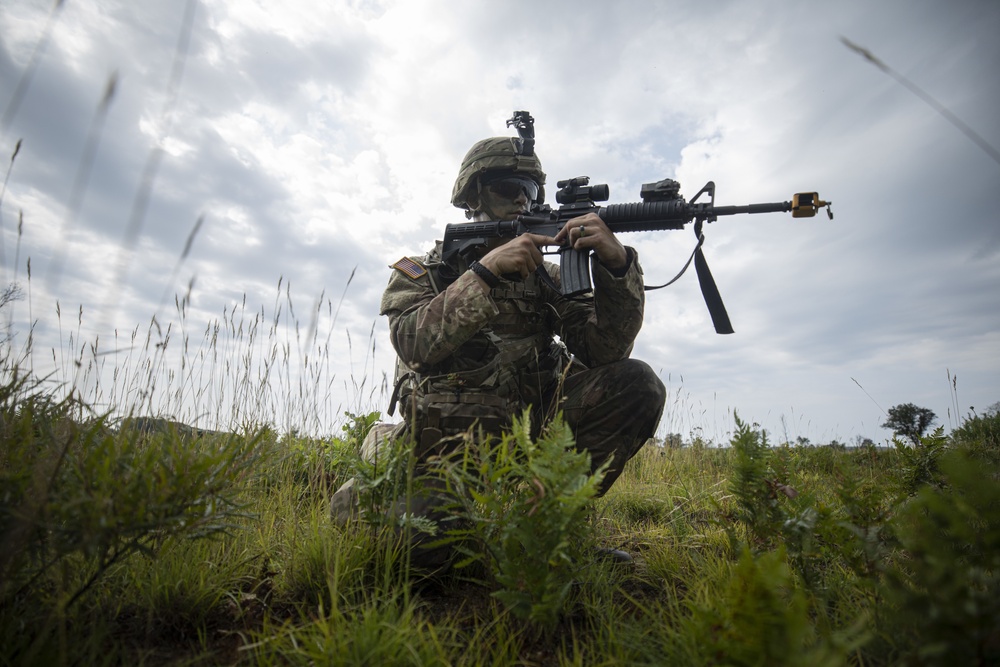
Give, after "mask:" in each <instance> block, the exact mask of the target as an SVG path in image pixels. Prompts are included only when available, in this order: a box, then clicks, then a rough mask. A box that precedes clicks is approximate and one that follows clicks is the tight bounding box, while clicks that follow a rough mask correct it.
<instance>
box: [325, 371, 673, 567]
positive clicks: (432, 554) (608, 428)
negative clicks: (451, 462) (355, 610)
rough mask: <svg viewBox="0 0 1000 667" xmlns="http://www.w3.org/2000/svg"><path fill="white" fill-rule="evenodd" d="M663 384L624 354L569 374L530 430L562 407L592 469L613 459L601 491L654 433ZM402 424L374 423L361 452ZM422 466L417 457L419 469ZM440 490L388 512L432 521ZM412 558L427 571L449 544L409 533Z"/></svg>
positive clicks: (345, 512)
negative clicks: (593, 366) (623, 356)
mask: <svg viewBox="0 0 1000 667" xmlns="http://www.w3.org/2000/svg"><path fill="white" fill-rule="evenodd" d="M666 395H667V390H666V387H664V386H663V382H661V381H660V379H659V378H658V377H657V376H656V373H654V372H653V370H652V369H651V368H650V367H649V365H648V364H646V363H645V362H642V361H638V360H636V359H623V360H622V361H618V362H615V363H612V364H607V365H605V366H600V367H598V368H594V369H588V370H585V371H580V372H578V373H575V374H573V375H570V376H569V377H568V378H566V380H565V381H564V383H563V384H562V386H561V387H557V388H556V389H555V390H553V391H551V392H550V394H549V396H548V397H547V399H546V401H545V404H544V405H542V406H539V407H537V408H535V409H534V411H533V415H532V424H534V425H535V427H534V430H536V431H540V430H541V429H542V428H543V427H544V423H545V419H546V418H547V417H549V416H551V415H553V414H555V412H556V411H558V410H561V411H562V413H563V418H564V419H565V421H566V424H567V425H568V426H569V427H570V428H571V429H572V430H573V433H574V436H575V439H576V448H577V449H578V450H580V451H587V452H589V453H590V456H591V465H592V469H593V470H597V468H599V467H600V466H601V465H603V464H604V463H605V462H606V461H611V463H610V465H609V467H608V469H607V470H606V471H605V475H604V479H603V481H602V483H601V488H600V490H599V493H600V494H601V495H603V494H604V493H605V492H607V490H608V489H610V488H611V486H612V485H613V484H614V483H615V480H617V479H618V477H619V476H620V475H621V473H622V470H623V469H624V467H625V463H626V462H628V460H629V459H631V458H632V457H633V456H635V455H636V453H638V451H639V450H640V449H641V448H642V446H643V445H644V444H645V443H646V441H647V440H649V439H650V438H652V437H653V435H654V433H655V432H656V427H657V425H658V424H659V421H660V416H661V415H662V413H663V406H664V403H665V401H666ZM404 432H405V427H404V424H380V425H377V426H376V427H375V428H373V429H372V431H371V433H369V435H368V437H367V438H366V439H365V443H364V445H363V447H362V456H363V457H365V458H366V459H368V460H375V458H376V457H378V455H379V449H381V445H382V444H383V443H384V442H385V441H386V440H387V439H388V440H391V439H392V438H394V437H400V436H402V435H403V433H404ZM421 467H422V466H420V465H419V463H418V474H419V470H420V468H421ZM353 482H354V480H350V481H349V482H347V483H346V484H344V485H343V486H342V487H341V488H340V489H339V490H338V491H337V493H335V494H334V496H333V498H332V499H331V503H330V511H331V515H332V517H333V519H334V521H336V522H337V523H338V524H340V525H342V526H343V525H346V524H347V523H348V522H349V521H350V520H351V519H352V518H357V517H358V516H359V515H358V496H357V489H355V488H354V484H353ZM441 503H442V500H441V496H440V495H439V494H438V493H435V492H434V491H433V484H432V488H431V490H429V491H425V492H424V493H421V494H418V495H416V496H415V497H413V498H410V499H409V500H408V501H405V502H404V501H403V500H400V501H398V502H396V503H394V505H393V507H392V508H390V509H389V514H390V515H402V514H404V513H407V514H409V513H412V514H413V515H416V516H421V517H425V518H428V519H431V520H433V521H435V522H438V521H441V520H444V519H446V518H447V513H444V512H442V511H441V509H440V505H441ZM408 539H409V541H410V546H411V547H412V563H413V564H414V565H416V566H419V567H421V568H422V569H426V570H429V571H432V570H437V569H439V568H442V567H446V564H447V562H448V560H449V558H450V556H451V554H450V548H449V547H429V544H428V543H431V542H433V541H434V540H433V539H432V538H431V537H430V536H427V535H423V534H419V533H418V534H411V535H409V537H408Z"/></svg>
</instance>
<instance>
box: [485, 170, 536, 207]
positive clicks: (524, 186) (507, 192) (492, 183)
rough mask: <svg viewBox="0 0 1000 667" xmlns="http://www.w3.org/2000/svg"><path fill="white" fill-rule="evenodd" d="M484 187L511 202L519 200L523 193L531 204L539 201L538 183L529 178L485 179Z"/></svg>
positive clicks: (496, 177)
mask: <svg viewBox="0 0 1000 667" xmlns="http://www.w3.org/2000/svg"><path fill="white" fill-rule="evenodd" d="M483 185H484V186H486V187H487V188H489V189H490V191H491V192H493V194H495V195H497V196H498V197H503V198H504V199H510V200H511V201H513V200H515V199H517V197H518V195H520V194H521V193H522V192H523V193H524V196H525V197H527V198H528V201H529V202H532V201H535V200H537V199H538V189H539V186H538V183H536V182H535V181H534V179H532V178H528V177H527V176H494V177H493V178H484V179H483Z"/></svg>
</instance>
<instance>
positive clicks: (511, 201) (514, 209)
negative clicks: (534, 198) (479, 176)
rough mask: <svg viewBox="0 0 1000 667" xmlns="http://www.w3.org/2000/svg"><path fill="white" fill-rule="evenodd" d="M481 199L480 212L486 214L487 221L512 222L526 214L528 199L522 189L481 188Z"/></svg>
mask: <svg viewBox="0 0 1000 667" xmlns="http://www.w3.org/2000/svg"><path fill="white" fill-rule="evenodd" d="M497 185H498V186H499V185H500V184H497ZM482 199H483V201H482V203H483V204H484V205H483V207H482V209H481V211H482V212H483V213H486V214H487V219H493V220H512V219H513V218H515V217H516V216H518V215H521V214H522V213H527V212H528V204H529V199H528V195H527V193H526V192H525V191H524V189H523V188H507V187H494V186H491V185H487V186H486V187H484V188H483V191H482ZM490 214H492V215H490Z"/></svg>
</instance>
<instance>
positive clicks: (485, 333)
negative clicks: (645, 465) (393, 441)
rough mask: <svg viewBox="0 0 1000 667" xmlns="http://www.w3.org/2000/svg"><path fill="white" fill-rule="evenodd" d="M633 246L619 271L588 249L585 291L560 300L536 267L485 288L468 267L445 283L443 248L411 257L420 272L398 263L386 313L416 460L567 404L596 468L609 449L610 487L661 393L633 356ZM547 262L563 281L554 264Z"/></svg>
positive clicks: (656, 413) (655, 412)
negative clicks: (590, 287) (473, 433)
mask: <svg viewBox="0 0 1000 667" xmlns="http://www.w3.org/2000/svg"><path fill="white" fill-rule="evenodd" d="M627 252H628V254H629V262H628V265H627V266H626V267H625V269H623V270H622V271H620V272H618V273H619V275H615V274H614V273H612V272H611V271H609V270H608V269H607V268H605V267H604V266H603V265H601V263H600V262H599V261H597V258H596V256H595V257H593V259H592V274H593V278H594V285H595V289H594V292H593V293H592V295H590V296H589V298H586V299H568V298H565V297H563V296H561V295H560V294H558V293H557V292H555V291H554V290H553V289H552V288H551V287H549V286H548V285H546V284H545V283H544V282H543V281H542V280H540V279H539V278H538V276H536V275H534V274H532V275H529V276H528V278H527V279H525V280H523V281H521V280H517V281H510V280H502V281H501V283H500V285H498V286H497V287H495V288H493V289H492V290H490V292H489V294H488V295H487V294H486V293H485V292H484V291H483V288H482V286H481V284H480V282H479V281H478V280H477V278H476V276H475V274H474V273H472V272H470V271H463V272H461V273H460V274H459V276H458V278H457V279H456V280H455V281H454V282H453V283H451V284H450V285H448V286H447V287H444V286H443V285H442V284H441V280H440V273H439V269H440V268H441V261H440V244H438V246H437V247H435V249H434V250H433V251H431V252H430V253H428V255H427V256H425V257H423V258H416V257H411V258H409V260H410V262H412V263H413V264H410V263H409V262H407V264H406V265H407V266H408V267H412V266H414V265H416V266H418V267H420V269H422V270H419V269H418V270H413V269H412V268H410V269H409V270H407V271H404V270H402V269H400V270H396V271H394V272H393V275H392V277H391V278H390V280H389V285H388V287H387V288H386V290H385V293H384V294H383V296H382V305H381V313H382V314H383V315H386V316H388V318H389V329H390V336H391V340H392V344H393V347H394V348H395V349H396V352H397V353H398V355H399V367H398V368H399V378H398V379H399V381H400V386H399V393H400V398H401V402H402V416H403V418H404V419H405V420H406V422H407V426H408V427H409V431H410V433H412V434H413V436H414V439H415V441H416V446H417V448H418V449H417V454H418V459H423V458H426V457H427V456H430V455H432V454H435V453H441V452H442V451H444V450H446V449H447V448H448V446H449V441H448V440H447V438H448V437H449V436H454V435H456V434H460V433H463V432H465V431H466V430H467V429H468V428H469V427H470V426H472V425H473V424H475V425H476V426H477V427H482V428H483V429H484V430H485V431H486V432H488V433H494V434H497V433H499V432H500V431H501V430H502V429H503V428H504V427H505V426H507V425H509V422H510V418H511V417H512V416H514V415H518V414H521V412H522V411H523V410H524V409H526V408H529V407H530V408H532V410H533V419H532V423H533V424H534V425H536V427H537V426H538V425H539V424H541V423H542V422H543V420H544V418H545V417H546V416H550V415H552V414H554V412H555V411H556V410H557V409H561V410H562V411H563V413H564V417H565V419H566V422H567V423H568V425H569V426H570V427H571V428H572V429H573V432H574V434H575V435H576V440H577V447H578V448H579V449H581V450H586V451H588V452H590V454H591V457H592V460H593V465H594V467H595V468H596V467H597V466H599V465H601V464H602V463H604V461H606V460H608V459H609V458H611V457H614V462H613V464H612V466H611V468H610V469H609V470H608V472H607V474H606V475H605V479H604V484H603V486H602V493H603V492H604V491H606V490H607V489H608V488H610V486H611V485H612V484H613V483H614V481H615V479H617V477H618V475H619V474H620V473H621V470H622V466H623V465H624V463H625V462H626V461H627V460H628V459H630V458H631V457H632V456H633V455H634V454H635V453H636V452H637V451H638V450H639V448H640V447H641V446H642V445H643V444H644V443H645V441H646V440H647V439H648V438H650V437H652V436H653V434H654V432H655V430H656V426H657V424H658V422H659V419H660V414H661V412H662V410H663V404H664V400H665V398H666V390H665V388H664V386H663V383H662V382H661V381H660V379H659V378H658V377H657V376H656V374H655V373H654V372H653V371H652V369H651V368H650V367H649V366H648V365H647V364H645V363H644V362H641V361H638V360H634V359H629V358H628V355H629V352H630V351H631V349H632V343H633V341H634V339H635V336H636V335H637V334H638V333H639V328H640V327H641V326H642V315H643V302H644V294H643V284H642V271H641V268H640V267H639V263H638V260H637V257H636V252H635V250H633V249H631V248H629V249H627ZM397 264H398V263H397ZM460 268H464V267H460ZM545 268H546V269H547V270H548V273H549V275H550V276H551V277H552V279H553V281H554V283H555V284H556V285H558V283H559V267H557V266H555V265H553V264H550V263H546V264H545ZM555 336H558V340H556V339H555ZM570 355H572V356H570ZM560 381H561V382H560ZM442 438H444V439H445V440H443V441H442Z"/></svg>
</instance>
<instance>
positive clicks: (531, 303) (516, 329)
mask: <svg viewBox="0 0 1000 667" xmlns="http://www.w3.org/2000/svg"><path fill="white" fill-rule="evenodd" d="M425 267H426V268H427V270H428V271H429V272H430V273H432V274H433V273H435V272H437V270H438V269H439V267H440V259H438V256H437V255H436V252H435V251H432V252H431V253H430V254H429V255H428V256H427V257H426V258H425ZM540 283H541V281H540V280H538V278H537V276H535V275H534V274H532V275H530V276H529V277H528V278H527V279H525V280H524V281H506V280H504V281H501V283H500V285H498V286H497V287H495V288H493V289H492V290H491V291H490V296H491V297H492V298H493V301H494V302H495V303H496V306H497V308H498V310H499V311H500V312H499V313H498V314H497V315H496V316H495V317H494V318H493V319H492V320H491V322H490V326H489V328H486V329H483V330H481V331H480V332H478V333H477V334H475V335H474V336H473V337H472V338H470V339H469V340H468V341H466V342H465V343H464V344H463V345H462V346H461V347H460V348H459V349H458V350H456V351H455V353H454V354H453V355H452V356H451V357H449V358H448V359H447V360H446V361H445V362H444V363H443V364H441V365H439V366H438V367H436V368H434V369H431V370H428V371H425V372H421V373H417V372H415V371H413V370H412V369H410V368H409V367H408V366H406V365H405V364H403V363H402V362H401V361H399V360H397V363H396V388H395V391H394V392H393V393H394V397H393V399H394V400H393V405H394V404H395V399H396V398H397V397H398V399H399V402H400V403H401V408H402V411H403V413H402V414H403V417H404V419H405V421H406V422H407V424H408V425H410V428H412V429H413V431H412V433H413V435H414V436H415V437H414V439H415V441H416V444H417V452H416V453H417V457H418V459H422V458H426V457H427V456H429V455H431V454H443V453H446V452H447V451H449V450H450V449H452V448H453V447H454V446H455V443H456V442H458V441H460V440H461V439H462V437H463V436H464V434H466V433H467V432H469V430H470V429H473V435H478V434H479V433H480V431H481V433H482V434H483V435H491V436H494V437H499V435H500V434H501V432H502V431H503V430H504V429H505V428H507V427H509V426H510V424H511V420H512V418H513V417H514V416H515V415H519V414H520V413H521V412H522V411H523V410H525V409H526V408H528V406H531V405H535V406H537V405H540V403H541V401H542V400H543V399H544V397H545V395H546V393H547V392H548V391H550V390H551V388H552V387H553V386H554V384H555V383H556V381H557V380H558V378H559V376H560V373H561V372H562V370H563V368H564V366H565V364H566V362H567V361H568V354H567V353H566V348H565V346H564V345H562V343H561V342H558V341H556V340H554V339H553V329H552V323H553V322H554V316H555V313H554V311H551V306H550V305H549V304H548V303H547V302H546V301H545V298H544V295H543V294H542V290H543V289H546V288H545V287H543V286H542V285H541V284H540ZM431 286H432V288H433V290H434V293H435V295H436V294H437V293H439V292H440V289H441V285H440V284H439V282H438V281H436V280H434V279H433V278H432V280H431ZM392 407H393V406H390V413H391V409H392Z"/></svg>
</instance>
